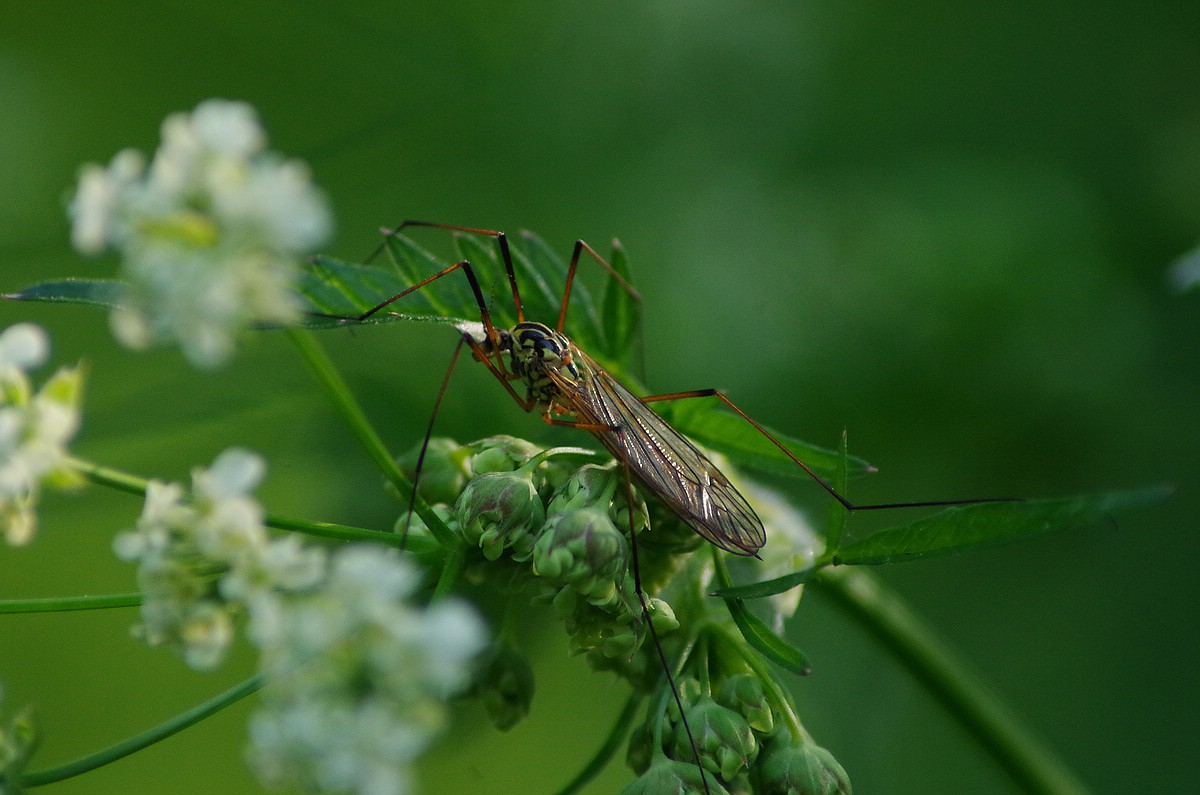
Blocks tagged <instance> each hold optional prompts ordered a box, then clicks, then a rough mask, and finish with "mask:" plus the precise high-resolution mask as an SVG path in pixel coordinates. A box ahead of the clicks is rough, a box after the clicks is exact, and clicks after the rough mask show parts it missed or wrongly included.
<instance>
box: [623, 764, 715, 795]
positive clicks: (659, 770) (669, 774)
mask: <svg viewBox="0 0 1200 795" xmlns="http://www.w3.org/2000/svg"><path fill="white" fill-rule="evenodd" d="M705 778H707V779H708V786H707V787H706V786H705ZM705 793H708V795H729V791H728V790H727V789H725V787H723V786H721V783H720V782H719V781H716V780H714V778H713V777H712V776H707V777H705V776H703V774H702V773H701V771H700V768H698V767H696V766H695V765H694V764H692V763H691V762H677V761H675V760H674V759H667V758H666V757H660V758H659V759H658V761H656V762H655V763H654V764H653V765H651V766H650V769H649V770H647V771H646V772H645V773H643V774H642V775H640V776H638V777H637V778H636V779H634V780H633V781H631V782H630V783H629V784H628V785H626V787H625V789H623V790H621V795H705Z"/></svg>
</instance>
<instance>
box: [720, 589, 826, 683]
mask: <svg viewBox="0 0 1200 795" xmlns="http://www.w3.org/2000/svg"><path fill="white" fill-rule="evenodd" d="M725 604H726V606H727V607H728V608H729V615H731V616H733V623H735V624H737V627H738V629H739V630H741V633H742V637H744V638H745V639H746V641H747V642H748V643H749V644H750V645H751V646H753V647H754V648H755V649H757V650H758V651H759V653H761V654H762V655H763V656H764V657H766V658H767V659H768V660H770V661H771V662H773V663H775V664H776V665H778V666H780V667H781V668H783V669H785V670H787V671H791V672H792V673H794V674H797V675H799V676H807V675H808V674H809V673H810V672H811V671H812V665H810V664H809V662H808V658H807V657H805V656H804V652H802V651H800V650H799V649H797V648H796V647H795V646H792V645H791V644H789V643H788V642H787V641H785V640H784V639H783V638H781V637H779V636H778V635H776V634H775V633H774V632H772V631H771V628H770V627H768V626H767V625H766V624H765V623H763V621H762V619H760V618H759V617H758V616H756V615H754V614H753V613H751V612H750V611H749V610H748V609H747V608H746V603H745V602H743V601H742V600H741V599H726V600H725Z"/></svg>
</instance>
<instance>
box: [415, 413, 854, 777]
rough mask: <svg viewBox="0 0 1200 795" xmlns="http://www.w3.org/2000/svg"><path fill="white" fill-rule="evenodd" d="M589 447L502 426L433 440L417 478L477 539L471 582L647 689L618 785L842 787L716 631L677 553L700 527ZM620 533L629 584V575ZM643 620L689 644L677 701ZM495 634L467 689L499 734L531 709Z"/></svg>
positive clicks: (528, 678)
mask: <svg viewBox="0 0 1200 795" xmlns="http://www.w3.org/2000/svg"><path fill="white" fill-rule="evenodd" d="M585 454H586V453H585V451H581V450H578V449H575V448H554V449H549V450H547V449H543V448H540V447H537V446H535V445H532V444H530V443H528V442H524V441H521V440H518V439H513V438H511V437H506V436H498V437H492V438H490V439H484V440H482V441H479V442H474V443H471V444H468V445H459V444H457V443H455V442H453V441H451V440H448V439H435V440H431V442H430V443H429V446H428V448H427V450H426V453H425V458H424V462H423V467H422V472H421V477H420V482H419V487H418V488H419V491H420V493H421V495H422V496H424V497H425V499H426V500H427V501H432V502H433V506H432V507H433V510H434V511H435V512H436V513H437V515H438V516H439V517H441V518H442V520H443V521H444V522H445V524H446V525H447V526H448V527H449V528H450V529H451V530H452V531H453V532H455V533H458V534H460V535H461V536H462V538H463V539H464V541H465V542H466V543H467V545H468V548H469V549H472V550H478V552H477V553H475V552H472V553H470V554H468V555H467V558H466V561H465V564H464V565H465V569H464V572H465V576H466V577H467V578H468V579H470V580H471V581H473V582H485V581H486V582H490V583H492V584H497V583H501V584H503V586H504V587H505V588H507V589H508V592H509V593H511V594H514V595H515V594H516V593H518V592H519V591H521V590H523V589H526V588H531V589H532V590H533V591H534V597H533V601H534V602H535V603H542V604H548V605H550V606H551V607H552V608H553V609H554V611H555V612H556V614H557V615H558V616H559V618H560V619H561V620H562V621H563V625H564V628H565V629H566V631H567V634H568V636H569V643H570V649H571V651H572V653H574V654H584V655H586V656H587V658H588V662H589V664H590V665H591V666H592V667H593V668H594V669H596V670H609V671H613V672H614V673H616V674H618V675H619V676H622V677H623V678H625V679H627V680H628V681H629V682H630V683H631V684H632V685H633V686H634V688H636V689H637V690H640V691H642V692H654V693H657V697H656V699H655V701H656V702H657V703H658V704H660V708H659V709H657V710H651V711H650V712H651V714H648V715H647V716H646V722H645V724H644V725H642V726H641V727H638V728H635V729H634V731H633V733H632V736H631V738H630V744H629V752H628V757H627V761H628V762H629V764H630V766H631V767H632V768H633V769H634V770H635V771H636V772H637V773H638V774H639V777H638V779H636V780H635V781H634V782H633V783H632V784H630V785H629V787H627V788H626V789H625V791H624V792H625V793H627V794H628V795H634V794H635V793H643V792H645V793H650V792H653V793H660V792H665V793H680V794H681V795H683V794H684V793H695V794H696V795H699V794H700V793H710V794H711V795H721V793H729V792H738V793H742V792H752V791H753V792H756V793H771V794H772V795H810V794H811V795H817V794H818V793H820V794H821V795H826V794H831V793H848V792H850V786H849V782H848V781H847V778H846V774H845V772H844V771H843V770H842V768H841V767H840V766H839V765H838V763H837V761H836V760H834V759H833V758H832V756H830V755H829V753H828V752H827V751H825V750H824V749H822V748H820V747H819V746H817V745H816V744H815V743H814V742H813V741H812V740H811V738H809V737H808V735H807V734H806V733H805V732H804V729H803V727H802V726H800V723H799V721H798V720H797V719H796V717H795V713H794V708H793V707H792V705H791V704H790V703H789V702H788V701H787V696H786V695H785V694H784V693H783V691H782V690H781V689H780V688H779V687H778V686H777V685H775V683H774V682H770V681H764V680H763V679H762V678H761V676H767V675H769V674H765V673H763V672H762V669H760V668H756V667H754V666H752V665H749V664H747V663H746V662H743V661H739V658H742V659H743V660H744V659H747V658H745V657H744V656H743V655H749V654H755V652H754V651H753V650H752V649H749V648H748V647H746V646H745V645H744V644H743V643H742V640H741V638H740V636H739V635H737V634H734V633H729V632H726V631H725V629H723V627H724V626H725V625H727V622H728V621H729V619H728V616H725V615H724V610H723V605H722V604H721V603H720V601H719V600H713V599H708V598H705V596H704V594H705V592H706V591H707V589H708V586H707V584H708V583H709V579H708V577H707V576H706V574H705V570H706V566H707V565H710V564H709V563H708V558H707V556H699V555H687V554H686V553H689V552H691V551H693V550H695V549H697V548H698V547H701V546H702V539H700V538H699V536H697V535H696V534H695V533H694V532H692V530H691V529H690V528H688V527H687V526H686V525H684V524H683V523H682V522H681V521H680V520H679V519H678V518H677V517H675V515H674V514H672V513H670V512H669V510H668V509H665V508H663V507H662V506H661V505H659V504H658V503H657V502H655V503H653V504H651V505H650V506H648V505H647V503H646V502H645V501H644V500H643V499H642V498H641V496H640V495H638V494H637V492H636V491H633V490H631V489H629V488H628V487H627V484H626V480H625V475H624V473H623V472H622V470H621V469H620V467H619V465H618V464H617V463H616V462H610V463H608V464H605V465H597V464H594V463H585V464H583V465H582V466H580V456H581V455H585ZM416 461H417V452H416V451H413V452H411V453H409V454H407V455H406V456H405V457H404V458H402V459H401V465H402V466H405V465H407V467H408V468H409V469H411V468H412V467H414V466H415V464H416ZM405 496H407V495H405ZM631 496H632V499H631V498H630V497H631ZM401 522H402V523H404V524H405V525H406V526H407V527H408V532H409V534H410V537H411V536H413V535H425V534H427V533H428V531H427V530H426V529H425V528H424V526H423V524H422V523H421V521H420V520H419V519H418V518H417V517H416V516H405V517H401ZM399 524H400V523H398V526H399ZM631 529H632V532H633V533H634V534H636V538H637V543H638V554H639V560H638V562H639V564H640V565H639V568H640V572H641V574H642V589H643V591H642V593H641V594H639V593H638V589H637V587H636V586H635V584H634V578H633V574H632V571H631V569H632V563H633V546H632V544H631V539H630V532H631ZM651 594H655V595H654V596H651ZM643 600H644V601H643ZM668 600H669V601H668ZM514 604H515V603H514ZM643 604H645V614H644V613H643ZM680 611H682V612H680ZM677 613H679V614H680V615H681V616H682V617H683V618H684V621H685V622H686V623H687V624H688V626H689V627H690V628H691V633H692V634H690V635H688V634H687V633H682V632H681V633H675V634H674V635H673V634H672V633H674V632H675V630H677V629H679V627H680V625H681V621H680V618H678V617H677ZM646 614H648V615H649V622H647V620H646ZM651 627H652V628H653V629H654V632H655V635H656V636H657V637H658V638H659V639H660V640H664V643H663V650H664V653H665V654H666V656H667V658H668V659H672V657H673V655H678V654H680V653H681V652H682V653H683V654H685V655H686V662H684V663H681V665H682V668H683V674H682V676H679V677H678V684H679V686H678V690H679V694H680V700H681V702H682V709H680V707H679V706H678V705H676V704H675V701H674V698H673V697H671V694H670V688H669V686H668V685H667V683H666V679H665V677H663V670H662V663H661V661H660V659H659V657H658V654H657V652H656V651H655V650H654V647H653V645H652V644H650V643H649V642H647V641H648V636H649V634H650V631H649V630H650V628H651ZM499 634H500V638H499V639H498V640H497V641H496V644H495V646H493V648H492V651H491V652H490V653H487V654H485V655H484V658H483V660H482V661H481V662H480V664H479V666H478V668H477V669H476V674H475V685H474V694H475V695H476V696H477V697H479V699H480V700H481V702H482V703H483V705H484V708H485V710H486V711H487V713H488V715H489V717H490V718H491V719H492V721H493V723H494V724H495V725H496V726H497V727H498V728H500V729H502V730H507V729H509V728H511V727H513V726H514V725H516V724H517V723H519V722H520V721H521V720H522V719H523V718H524V717H525V715H526V714H527V713H528V711H529V707H530V702H531V700H532V697H533V691H534V684H533V675H532V670H531V668H530V666H529V662H528V660H527V659H526V658H525V657H524V655H523V654H522V653H521V652H520V651H519V650H518V649H517V648H515V646H514V644H513V639H512V636H511V632H508V631H504V630H502V631H501V632H500V633H499ZM710 667H711V669H712V670H710Z"/></svg>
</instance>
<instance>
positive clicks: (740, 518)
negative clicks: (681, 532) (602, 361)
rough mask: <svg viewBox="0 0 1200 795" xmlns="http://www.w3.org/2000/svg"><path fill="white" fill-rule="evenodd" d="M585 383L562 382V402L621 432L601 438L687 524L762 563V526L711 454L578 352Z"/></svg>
mask: <svg viewBox="0 0 1200 795" xmlns="http://www.w3.org/2000/svg"><path fill="white" fill-rule="evenodd" d="M572 348H573V350H572V355H573V356H574V357H575V359H576V362H577V363H582V364H583V365H584V366H583V367H581V368H580V372H581V377H580V378H579V380H577V381H571V382H563V381H562V380H561V375H562V374H561V373H555V374H552V375H551V377H552V378H554V379H555V380H558V381H559V386H560V397H559V398H558V402H559V403H561V404H562V405H563V407H564V408H566V409H568V410H570V411H571V413H573V414H574V415H575V416H576V417H578V418H579V419H580V420H581V421H582V422H586V423H589V424H595V425H607V426H610V427H612V428H614V430H611V431H593V434H594V435H595V437H596V438H597V439H598V440H599V441H600V443H601V444H603V445H604V447H605V448H607V449H608V451H609V452H610V453H612V454H613V456H614V457H615V458H617V460H619V461H621V462H622V463H623V464H625V466H627V467H628V468H629V471H630V472H631V473H632V474H633V476H634V477H635V478H637V480H638V481H640V482H641V483H642V485H644V486H645V487H646V488H648V489H650V491H652V492H653V493H654V495H655V496H656V497H658V498H659V499H660V500H662V501H663V502H664V503H666V505H667V506H668V507H670V508H671V510H672V511H674V512H675V513H676V514H677V515H678V516H679V518H680V519H682V520H683V521H684V522H686V523H687V524H688V525H689V526H690V527H691V528H692V529H693V530H695V531H696V532H697V533H699V534H700V535H701V536H703V537H704V538H706V539H708V540H709V541H710V542H712V543H713V544H715V545H716V546H718V547H720V548H721V549H723V550H725V551H726V552H731V553H733V554H734V555H757V554H758V550H760V549H762V546H763V544H765V543H766V540H767V536H766V532H765V531H764V530H763V525H762V521H761V520H760V519H759V518H758V515H757V514H755V513H754V509H753V508H751V507H750V504H749V503H747V502H746V498H745V497H743V496H742V495H741V494H740V493H739V492H738V490H737V489H735V488H734V487H733V484H732V483H730V482H729V478H727V477H725V474H724V473H723V472H721V470H719V469H717V467H716V465H715V464H713V462H712V461H709V460H708V457H707V456H705V455H704V453H702V452H700V451H699V450H698V449H696V446H695V445H694V444H692V443H691V442H690V441H688V439H687V438H686V437H684V436H683V434H681V433H680V432H679V431H677V430H675V429H674V428H672V427H671V426H670V425H669V424H667V422H666V420H664V419H663V418H662V417H660V416H658V414H656V413H654V412H653V411H652V410H651V409H650V408H648V407H647V406H646V404H645V403H643V402H642V401H640V400H638V398H637V396H636V395H634V394H633V393H632V392H630V391H629V390H628V389H626V388H625V387H624V386H622V385H621V383H620V382H618V381H617V380H616V379H615V378H613V377H612V376H611V375H609V374H608V373H607V372H605V371H604V369H603V368H601V367H600V366H599V365H598V364H596V362H595V361H594V360H593V359H592V358H591V357H590V356H588V355H587V354H584V353H583V352H581V351H580V350H579V349H578V348H576V347H574V346H572Z"/></svg>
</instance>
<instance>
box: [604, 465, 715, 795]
mask: <svg viewBox="0 0 1200 795" xmlns="http://www.w3.org/2000/svg"><path fill="white" fill-rule="evenodd" d="M621 472H622V474H623V476H624V480H625V503H626V505H627V506H628V511H627V513H628V514H629V555H630V558H631V560H632V562H633V587H634V589H635V590H636V591H637V597H638V603H639V604H640V605H641V607H642V619H643V620H644V621H645V622H646V629H648V630H649V631H650V639H651V640H652V641H653V642H654V650H655V651H656V652H658V661H659V663H660V664H661V665H662V670H663V676H665V677H666V678H667V685H668V686H669V687H670V688H671V697H672V698H674V699H675V706H676V708H678V710H679V720H680V721H681V722H682V723H683V730H684V731H685V732H687V738H688V743H689V744H690V745H691V746H692V756H693V757H694V760H695V762H696V767H697V768H699V770H700V780H701V781H703V782H704V792H705V793H706V795H709V793H711V790H710V789H709V788H708V773H707V772H706V771H705V770H704V765H702V764H700V748H699V747H698V746H697V745H696V738H695V736H694V735H693V734H692V726H691V724H690V723H688V719H687V714H686V713H685V712H684V709H683V699H682V698H680V697H679V688H678V687H676V685H675V677H673V676H672V675H671V664H670V663H669V662H668V661H667V654H666V652H665V651H663V647H662V642H661V641H659V639H658V630H656V629H655V628H654V621H653V619H651V618H650V606H649V604H647V602H646V594H645V592H644V591H643V590H642V571H641V566H640V564H639V563H638V548H637V531H636V529H635V528H634V526H633V479H632V478H631V477H630V476H629V467H621Z"/></svg>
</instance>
